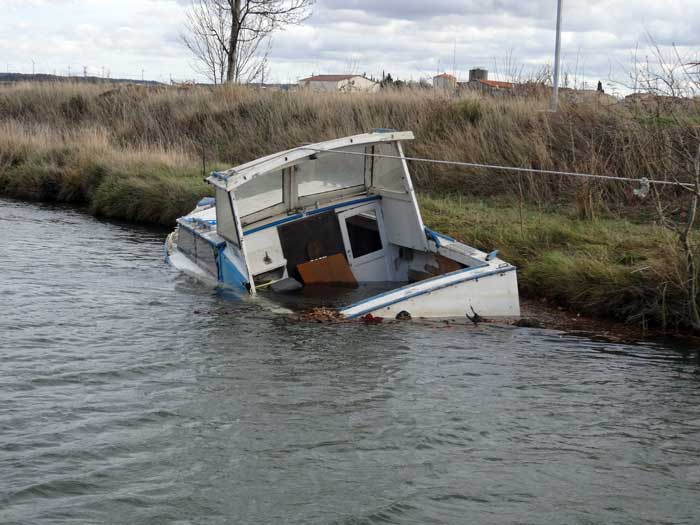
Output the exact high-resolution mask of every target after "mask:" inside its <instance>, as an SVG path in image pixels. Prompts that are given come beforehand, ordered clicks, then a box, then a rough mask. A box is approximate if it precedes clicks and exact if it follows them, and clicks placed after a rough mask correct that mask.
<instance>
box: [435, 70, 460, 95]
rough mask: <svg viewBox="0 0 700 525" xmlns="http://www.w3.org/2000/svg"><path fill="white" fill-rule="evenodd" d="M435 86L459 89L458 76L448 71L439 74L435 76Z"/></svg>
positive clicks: (445, 88) (437, 87)
mask: <svg viewBox="0 0 700 525" xmlns="http://www.w3.org/2000/svg"><path fill="white" fill-rule="evenodd" d="M433 88H435V89H442V90H444V91H454V90H455V89H457V78H456V77H454V76H452V75H450V74H448V73H443V74H442V75H437V76H435V77H433Z"/></svg>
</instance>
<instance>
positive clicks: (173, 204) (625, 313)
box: [0, 83, 700, 326]
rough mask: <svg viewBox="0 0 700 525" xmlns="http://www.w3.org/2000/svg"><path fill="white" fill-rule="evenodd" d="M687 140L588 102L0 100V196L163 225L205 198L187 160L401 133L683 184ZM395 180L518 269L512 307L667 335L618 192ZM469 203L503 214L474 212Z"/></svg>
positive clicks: (594, 185) (459, 148)
mask: <svg viewBox="0 0 700 525" xmlns="http://www.w3.org/2000/svg"><path fill="white" fill-rule="evenodd" d="M698 123H700V111H699V110H698V107H697V105H692V104H686V105H684V106H683V112H682V113H681V118H678V115H674V118H673V119H670V118H667V116H665V115H664V114H662V113H661V112H660V111H659V108H658V107H656V108H650V107H641V106H629V105H626V104H623V103H620V104H615V105H612V106H602V105H600V104H598V103H596V101H595V99H593V100H591V99H587V100H584V101H583V102H581V103H576V102H572V101H569V102H566V103H564V104H563V106H562V110H561V111H560V112H559V113H557V114H552V113H549V112H548V111H547V101H546V100H545V99H543V98H538V97H537V96H533V97H529V98H515V97H513V98H505V97H502V98H485V97H480V96H476V95H471V96H464V97H461V98H449V97H446V96H444V95H441V94H438V93H435V92H432V91H422V90H416V91H411V90H405V91H390V92H382V93H379V94H368V95H363V94H353V95H348V94H314V93H308V92H299V93H283V92H272V91H257V90H253V89H246V88H245V87H240V86H239V87H236V86H220V87H216V88H213V87H212V88H208V87H196V88H186V89H185V88H176V87H143V86H112V85H108V84H102V85H100V84H97V85H94V84H70V83H60V84H14V85H4V86H0V194H3V195H8V196H14V197H20V198H26V199H43V200H59V201H65V202H75V203H82V204H86V205H88V206H89V207H90V208H91V211H92V212H93V213H95V214H97V215H103V216H108V217H113V218H120V219H127V220H132V221H142V222H149V223H158V224H163V225H172V224H173V223H174V220H175V218H176V217H177V216H179V215H181V214H183V213H185V212H187V211H189V210H190V209H191V208H192V207H193V205H194V203H195V202H196V201H197V200H198V199H199V198H200V197H201V196H202V195H205V194H207V193H208V191H209V189H208V188H207V187H206V185H205V184H204V183H203V182H202V171H203V170H202V162H203V160H204V164H205V166H206V170H210V169H214V168H220V167H224V166H233V165H237V164H240V163H243V162H246V161H248V160H252V159H254V158H257V157H260V156H263V155H266V154H269V153H273V152H276V151H279V150H282V149H286V148H290V147H294V146H297V145H299V144H301V143H308V142H317V141H321V140H326V139H331V138H336V137H338V136H344V135H349V134H354V133H360V132H365V131H368V130H371V129H373V128H395V129H399V130H412V131H414V132H415V133H416V138H417V140H416V141H414V142H413V143H410V144H406V152H407V154H409V155H412V156H419V157H427V158H435V159H451V160H460V161H470V162H482V163H489V164H499V165H508V166H522V167H533V168H542V169H555V170H566V171H582V172H594V173H607V174H615V175H620V176H624V177H632V178H641V177H647V178H652V179H657V178H668V179H676V178H677V179H681V180H682V179H685V178H687V173H685V172H684V169H685V168H684V162H683V161H682V159H681V158H680V157H679V145H686V144H687V143H688V141H689V140H692V137H693V133H692V131H693V130H694V129H695V127H697V126H698ZM411 169H412V172H413V176H414V180H415V182H416V185H417V188H418V190H419V192H421V193H422V194H423V195H427V194H428V193H429V194H430V196H429V197H426V198H425V200H424V204H425V206H426V217H427V218H428V221H429V222H431V223H432V225H433V226H435V227H437V228H442V229H444V230H446V232H451V233H453V234H456V235H458V236H460V237H462V238H463V239H465V240H467V241H469V242H472V243H474V244H476V245H479V246H482V247H484V248H491V247H494V246H495V247H499V248H501V249H502V250H503V252H504V256H505V257H506V258H507V259H510V260H512V261H513V262H515V263H516V264H518V265H519V266H520V268H521V272H520V279H521V285H522V290H523V292H525V293H526V294H529V295H531V296H536V297H547V298H550V299H552V300H554V301H557V302H560V303H563V304H566V305H568V306H570V307H571V308H575V309H577V310H580V311H583V312H586V313H597V314H600V315H605V316H612V317H615V318H618V319H624V320H628V321H632V322H638V323H647V322H650V323H656V324H662V325H666V326H683V324H684V322H685V314H684V308H683V297H682V286H683V282H684V279H685V280H687V276H684V274H683V265H682V262H681V259H682V258H681V256H680V254H679V253H678V247H677V243H674V240H673V238H671V237H669V236H668V235H667V234H666V233H665V232H663V231H662V230H660V229H658V228H657V227H656V226H654V225H653V224H650V223H649V221H648V220H647V224H646V225H634V224H632V223H629V222H628V221H627V220H626V218H634V219H635V220H637V221H639V220H640V219H644V217H645V216H647V218H648V217H649V216H651V215H650V214H651V213H652V212H653V207H651V206H649V205H648V204H645V203H643V202H640V201H639V200H638V199H636V198H635V197H634V196H633V193H632V191H631V190H632V188H631V187H630V185H629V184H617V183H600V182H592V181H585V180H583V181H582V180H579V179H570V178H561V177H548V176H543V175H518V176H514V175H512V174H508V173H500V172H493V171H491V172H486V171H483V170H477V169H472V170H464V169H461V168H460V169H457V168H453V167H446V166H436V165H430V164H419V163H416V164H413V165H412V166H411ZM680 195H681V194H680V193H674V192H673V191H671V192H669V193H667V194H666V197H667V198H669V199H670V202H673V199H674V198H676V197H679V196H680ZM475 198H478V199H487V200H486V202H490V203H494V202H502V201H505V202H507V203H508V206H507V207H498V208H494V207H493V206H491V205H487V206H482V207H481V208H479V207H478V206H477V207H475V206H474V203H475V202H477V201H474V199H475ZM462 199H467V200H462ZM519 209H520V210H521V211H518V210H519ZM522 210H526V211H525V212H523V213H524V216H523V215H521V212H522ZM527 210H529V211H527ZM552 212H554V213H552ZM533 214H534V215H533ZM581 218H584V219H587V220H580V219H581ZM686 303H687V301H686Z"/></svg>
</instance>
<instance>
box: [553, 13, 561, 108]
mask: <svg viewBox="0 0 700 525" xmlns="http://www.w3.org/2000/svg"><path fill="white" fill-rule="evenodd" d="M562 2H563V0H557V41H556V45H555V47H554V85H553V86H552V103H551V105H550V109H551V110H552V111H557V110H558V109H559V66H560V54H561V7H562Z"/></svg>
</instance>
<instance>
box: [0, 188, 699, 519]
mask: <svg viewBox="0 0 700 525" xmlns="http://www.w3.org/2000/svg"><path fill="white" fill-rule="evenodd" d="M0 212H1V213H0V231H1V232H2V237H1V241H0V268H2V273H0V296H1V297H2V299H3V313H2V316H0V385H1V386H0V399H1V400H2V403H1V404H0V522H2V523H28V522H42V523H43V522H71V523H73V522H78V521H83V522H87V523H99V522H130V523H154V522H155V523H166V522H182V523H278V522H289V523H348V524H349V523H375V522H376V523H661V522H668V523H694V522H696V521H697V516H696V514H697V501H699V500H700V378H698V376H697V375H696V374H695V371H696V368H697V363H696V362H695V361H694V359H695V358H694V357H693V354H692V353H687V352H686V354H685V355H684V354H683V353H679V352H675V351H673V350H672V349H669V348H665V347H663V346H661V345H655V344H646V345H637V346H627V345H620V344H611V343H605V342H593V341H589V340H586V339H581V338H572V337H568V336H563V335H562V334H558V333H554V332H548V331H542V330H530V329H520V328H511V327H499V326H479V327H471V326H452V325H442V324H440V323H432V324H417V323H400V324H399V323H386V324H383V325H378V326H365V325H362V324H354V323H353V324H339V325H318V324H309V323H301V322H296V321H293V320H291V319H289V318H288V317H285V316H281V315H279V314H276V313H273V312H271V311H269V310H268V309H266V308H265V307H264V305H261V304H257V303H255V302H250V301H232V300H230V296H228V295H227V294H225V293H221V292H217V291H216V290H212V289H209V288H206V287H204V286H202V285H200V284H198V283H196V282H193V281H191V280H189V279H188V278H185V277H182V276H180V275H178V274H177V273H176V272H174V271H172V270H171V269H170V268H168V267H167V266H165V265H164V264H163V262H162V249H161V244H162V241H163V238H164V235H163V234H161V233H159V232H153V231H148V230H143V229H137V228H133V227H120V226H117V225H114V224H106V223H102V222H99V221H96V220H94V219H91V218H89V217H86V216H84V215H82V214H80V213H78V212H75V211H71V210H66V209H60V208H51V207H39V206H34V205H27V204H20V203H16V202H8V201H1V202H0ZM194 312H198V313H194Z"/></svg>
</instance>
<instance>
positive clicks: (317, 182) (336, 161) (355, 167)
mask: <svg viewBox="0 0 700 525" xmlns="http://www.w3.org/2000/svg"><path fill="white" fill-rule="evenodd" d="M338 151H348V152H352V153H364V152H365V148H364V146H362V147H353V148H344V149H342V150H338ZM295 179H296V184H297V194H298V196H299V197H308V196H310V195H319V194H322V193H329V192H332V191H338V190H342V189H346V188H356V187H364V185H365V157H364V155H347V154H343V153H319V154H318V158H317V159H316V160H310V161H308V162H304V163H302V164H299V165H298V166H297V167H296V172H295Z"/></svg>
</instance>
